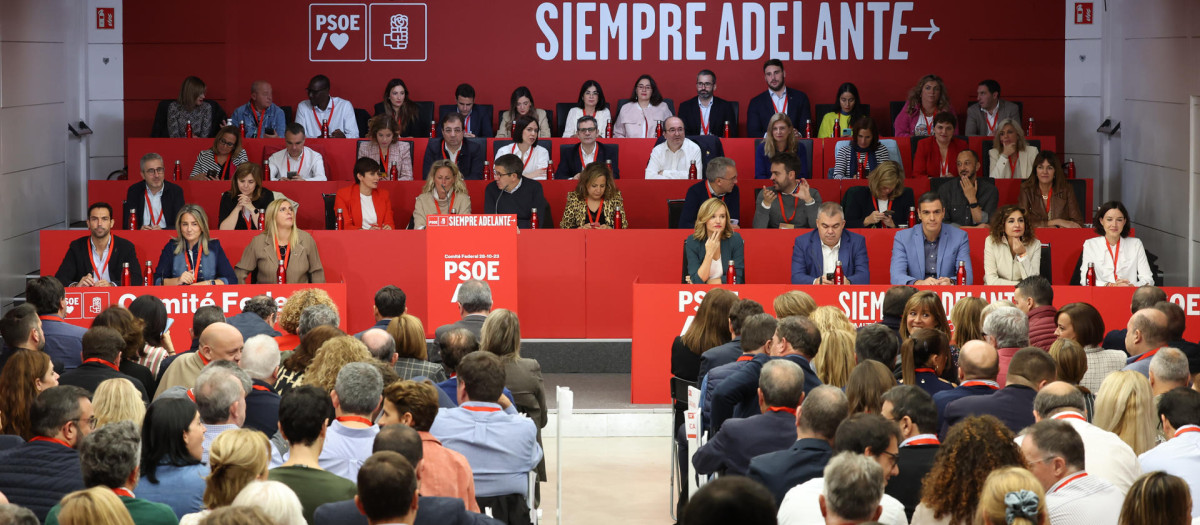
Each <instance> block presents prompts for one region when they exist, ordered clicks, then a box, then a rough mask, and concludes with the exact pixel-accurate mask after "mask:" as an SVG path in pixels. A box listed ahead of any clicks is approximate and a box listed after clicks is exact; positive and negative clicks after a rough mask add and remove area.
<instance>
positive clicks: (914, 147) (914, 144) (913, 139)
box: [897, 135, 987, 173]
mask: <svg viewBox="0 0 1200 525" xmlns="http://www.w3.org/2000/svg"><path fill="white" fill-rule="evenodd" d="M931 138H933V137H932V136H930V135H922V136H919V137H918V136H913V137H909V139H908V145H909V148H910V149H911V151H909V154H910V155H912V157H913V158H914V159H915V158H916V157H917V143H918V142H921V141H922V140H925V139H931ZM954 138H956V139H959V140H962V141H963V142H966V143H967V144H970V143H971V138H970V137H968V136H966V135H955V136H954ZM976 153H979V152H978V151H977V152H976ZM984 155H986V153H985V154H984ZM897 160H899V159H897ZM913 162H914V163H915V162H916V161H915V160H914V161H913ZM983 173H987V172H986V171H984V172H983Z"/></svg>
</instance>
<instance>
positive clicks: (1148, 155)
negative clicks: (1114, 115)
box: [1121, 98, 1188, 171]
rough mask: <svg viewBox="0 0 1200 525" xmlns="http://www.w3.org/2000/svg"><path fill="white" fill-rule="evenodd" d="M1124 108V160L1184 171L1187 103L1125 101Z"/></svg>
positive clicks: (1185, 162) (1122, 128)
mask: <svg viewBox="0 0 1200 525" xmlns="http://www.w3.org/2000/svg"><path fill="white" fill-rule="evenodd" d="M1184 100H1185V101H1186V100H1187V99H1186V98H1185V99H1184ZM1125 108H1126V113H1125V121H1124V122H1123V123H1122V124H1121V134H1122V136H1123V139H1124V142H1125V150H1124V151H1125V155H1124V158H1125V160H1132V161H1137V162H1141V163H1145V164H1153V165H1156V166H1167V167H1170V168H1174V169H1177V170H1181V171H1182V170H1186V169H1187V161H1188V157H1187V126H1188V115H1187V104H1184V103H1179V104H1168V103H1161V102H1142V101H1140V100H1126V101H1125Z"/></svg>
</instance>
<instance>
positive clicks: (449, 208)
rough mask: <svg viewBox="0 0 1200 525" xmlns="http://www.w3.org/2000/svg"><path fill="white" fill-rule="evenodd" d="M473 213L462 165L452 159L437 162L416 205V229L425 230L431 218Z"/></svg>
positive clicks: (430, 171) (414, 213)
mask: <svg viewBox="0 0 1200 525" xmlns="http://www.w3.org/2000/svg"><path fill="white" fill-rule="evenodd" d="M470 213H471V196H470V195H468V194H467V185H466V184H464V183H463V176H462V173H461V172H459V171H458V164H455V163H454V161H452V160H449V159H442V160H437V161H434V162H433V165H431V166H430V167H429V176H428V177H426V178H425V186H424V187H423V188H421V194H420V195H417V202H416V204H414V205H413V229H415V230H424V229H425V221H426V219H427V218H428V217H429V216H430V215H443V214H444V215H467V214H470Z"/></svg>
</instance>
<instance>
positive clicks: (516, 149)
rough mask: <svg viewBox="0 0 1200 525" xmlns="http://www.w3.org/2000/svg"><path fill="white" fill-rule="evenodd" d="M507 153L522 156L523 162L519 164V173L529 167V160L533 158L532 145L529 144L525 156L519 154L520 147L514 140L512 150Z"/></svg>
mask: <svg viewBox="0 0 1200 525" xmlns="http://www.w3.org/2000/svg"><path fill="white" fill-rule="evenodd" d="M509 153H512V154H513V155H517V156H518V157H524V159H525V162H523V163H522V164H521V173H525V169H526V168H528V167H529V161H531V160H533V146H529V156H528V157H525V156H524V155H522V154H521V148H519V147H517V143H516V142H514V143H513V145H512V151H510V152H509Z"/></svg>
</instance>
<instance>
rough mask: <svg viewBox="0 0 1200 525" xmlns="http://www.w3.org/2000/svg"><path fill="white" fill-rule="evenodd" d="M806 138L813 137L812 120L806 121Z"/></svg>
mask: <svg viewBox="0 0 1200 525" xmlns="http://www.w3.org/2000/svg"><path fill="white" fill-rule="evenodd" d="M804 138H807V139H811V138H812V120H805V121H804Z"/></svg>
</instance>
